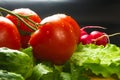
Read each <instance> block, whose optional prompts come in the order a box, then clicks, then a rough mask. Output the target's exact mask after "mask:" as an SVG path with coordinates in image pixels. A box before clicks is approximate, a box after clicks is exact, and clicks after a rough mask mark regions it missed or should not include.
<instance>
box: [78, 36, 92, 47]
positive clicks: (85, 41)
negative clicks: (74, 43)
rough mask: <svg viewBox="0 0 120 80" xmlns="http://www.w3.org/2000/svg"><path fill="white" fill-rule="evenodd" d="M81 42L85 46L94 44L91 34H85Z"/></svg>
mask: <svg viewBox="0 0 120 80" xmlns="http://www.w3.org/2000/svg"><path fill="white" fill-rule="evenodd" d="M80 42H81V43H82V44H84V45H85V44H90V43H92V38H91V36H90V35H89V34H85V35H82V36H81V37H80Z"/></svg>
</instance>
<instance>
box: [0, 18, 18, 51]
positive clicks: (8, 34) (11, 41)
mask: <svg viewBox="0 0 120 80" xmlns="http://www.w3.org/2000/svg"><path fill="white" fill-rule="evenodd" d="M0 47H8V48H11V49H16V50H19V49H20V34H19V32H18V29H17V28H16V26H15V25H14V23H13V22H11V21H10V20H9V19H7V18H5V17H2V16H0Z"/></svg>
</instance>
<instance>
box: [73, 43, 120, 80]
mask: <svg viewBox="0 0 120 80" xmlns="http://www.w3.org/2000/svg"><path fill="white" fill-rule="evenodd" d="M71 61H72V62H73V63H75V64H76V65H79V66H80V67H81V66H82V67H84V69H85V70H90V71H92V73H94V74H95V75H102V76H103V77H111V76H112V75H114V74H115V75H117V76H118V78H119V79H120V47H118V46H116V45H114V44H108V45H106V46H105V47H104V46H97V45H94V44H88V45H82V44H80V45H79V46H78V49H77V51H76V52H75V53H74V54H73V56H72V57H71Z"/></svg>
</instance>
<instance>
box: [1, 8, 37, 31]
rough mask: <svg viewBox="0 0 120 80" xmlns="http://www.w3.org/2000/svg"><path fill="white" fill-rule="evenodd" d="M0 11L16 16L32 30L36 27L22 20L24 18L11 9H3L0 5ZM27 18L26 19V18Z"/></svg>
mask: <svg viewBox="0 0 120 80" xmlns="http://www.w3.org/2000/svg"><path fill="white" fill-rule="evenodd" d="M0 11H1V12H6V13H8V14H11V15H14V16H16V17H17V18H18V19H19V20H20V21H22V22H23V23H24V24H25V25H27V26H28V27H29V28H30V29H32V30H34V31H35V30H36V28H34V27H32V26H31V25H29V24H28V23H26V22H25V21H24V19H23V18H22V17H21V16H20V15H18V14H16V13H13V12H12V11H10V10H7V9H5V8H2V7H0ZM27 20H28V19H27Z"/></svg>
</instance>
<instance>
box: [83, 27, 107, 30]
mask: <svg viewBox="0 0 120 80" xmlns="http://www.w3.org/2000/svg"><path fill="white" fill-rule="evenodd" d="M87 28H100V29H106V28H105V27H102V26H85V27H83V28H81V29H83V30H84V29H87Z"/></svg>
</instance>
